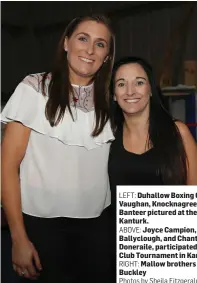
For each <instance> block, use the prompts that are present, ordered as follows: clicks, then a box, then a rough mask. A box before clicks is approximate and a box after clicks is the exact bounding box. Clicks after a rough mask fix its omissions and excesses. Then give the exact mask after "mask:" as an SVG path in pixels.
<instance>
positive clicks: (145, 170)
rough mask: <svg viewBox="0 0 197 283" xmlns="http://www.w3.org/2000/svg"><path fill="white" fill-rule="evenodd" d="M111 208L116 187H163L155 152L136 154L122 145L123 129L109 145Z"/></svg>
mask: <svg viewBox="0 0 197 283" xmlns="http://www.w3.org/2000/svg"><path fill="white" fill-rule="evenodd" d="M108 172H109V180H110V187H111V194H112V206H113V205H114V202H116V186H117V185H164V184H163V183H162V180H161V177H160V174H159V160H158V159H157V155H156V150H155V149H154V148H151V149H150V150H148V151H146V152H144V153H142V154H136V153H133V152H129V151H127V150H126V149H125V148H124V145H123V129H122V128H121V129H120V130H119V131H117V133H116V139H115V140H114V142H113V143H112V145H111V149H110V154H109V163H108Z"/></svg>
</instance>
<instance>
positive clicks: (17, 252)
mask: <svg viewBox="0 0 197 283" xmlns="http://www.w3.org/2000/svg"><path fill="white" fill-rule="evenodd" d="M12 263H13V268H14V270H15V271H16V272H17V273H18V275H19V276H24V277H25V278H29V279H37V277H38V276H39V272H38V270H39V271H41V270H42V266H41V263H40V259H39V255H38V252H37V251H36V249H35V247H34V245H33V244H32V243H31V242H30V241H29V240H28V239H24V240H22V241H13V243H12Z"/></svg>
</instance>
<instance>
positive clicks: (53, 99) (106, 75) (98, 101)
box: [42, 15, 115, 137]
mask: <svg viewBox="0 0 197 283" xmlns="http://www.w3.org/2000/svg"><path fill="white" fill-rule="evenodd" d="M90 20H91V21H96V22H98V23H102V24H104V25H105V26H106V27H107V28H108V29H109V31H110V33H111V39H110V48H109V54H108V60H107V61H106V62H105V63H103V65H102V66H101V68H100V69H99V70H98V71H97V73H96V74H95V77H94V107H95V118H96V119H95V127H94V130H93V132H92V136H93V137H95V136H98V135H99V134H100V133H101V132H102V130H103V128H104V126H105V124H106V123H107V121H108V119H109V116H110V114H109V86H110V80H111V72H112V68H113V63H114V53H115V37H114V35H113V32H112V28H111V25H110V22H109V20H108V19H107V18H106V17H104V16H102V15H91V16H86V17H79V18H76V19H74V20H72V21H71V22H70V24H69V25H68V26H67V28H66V30H65V32H64V34H63V36H62V38H61V40H60V42H59V46H58V50H57V56H56V60H55V64H54V67H53V69H52V72H51V81H50V84H49V88H48V96H49V99H48V101H47V104H46V110H45V114H46V117H47V119H48V120H49V123H50V125H51V126H52V127H53V126H56V125H58V123H59V122H60V121H61V120H62V119H63V117H64V113H65V111H66V108H67V109H68V111H69V113H70V115H71V116H72V118H73V115H72V111H71V108H70V94H71V93H73V88H72V85H71V82H70V79H69V68H68V61H67V53H66V52H65V50H64V41H65V38H66V37H68V38H70V37H71V36H72V34H73V32H74V31H75V29H76V28H77V26H78V25H79V24H80V23H81V22H84V21H90ZM48 74H49V72H46V73H45V74H44V76H43V80H42V91H43V94H44V95H46V88H45V85H46V84H45V83H46V79H47V76H48Z"/></svg>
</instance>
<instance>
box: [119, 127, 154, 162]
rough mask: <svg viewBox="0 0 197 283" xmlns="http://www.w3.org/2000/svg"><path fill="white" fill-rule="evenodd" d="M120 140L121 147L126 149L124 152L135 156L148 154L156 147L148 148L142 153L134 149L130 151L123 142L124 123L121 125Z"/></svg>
mask: <svg viewBox="0 0 197 283" xmlns="http://www.w3.org/2000/svg"><path fill="white" fill-rule="evenodd" d="M120 140H121V147H122V149H123V150H124V152H126V153H128V154H132V155H134V156H144V155H146V154H148V153H149V152H151V151H152V150H153V149H154V148H153V147H151V148H149V149H148V150H146V151H144V152H142V153H137V152H133V151H128V150H127V149H126V148H125V147H124V142H123V125H122V126H121V130H120Z"/></svg>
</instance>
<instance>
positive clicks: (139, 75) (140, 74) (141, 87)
mask: <svg viewBox="0 0 197 283" xmlns="http://www.w3.org/2000/svg"><path fill="white" fill-rule="evenodd" d="M114 82H115V85H114V93H115V95H114V99H115V100H116V101H117V103H118V104H119V106H120V108H121V109H122V111H123V113H124V114H126V115H134V114H139V113H142V112H144V111H146V112H147V111H149V103H150V93H151V87H150V83H149V80H148V77H147V74H146V72H145V71H144V69H143V68H142V67H141V65H139V64H137V63H129V64H125V65H122V66H120V68H119V69H118V70H117V72H116V75H115V81H114Z"/></svg>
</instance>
